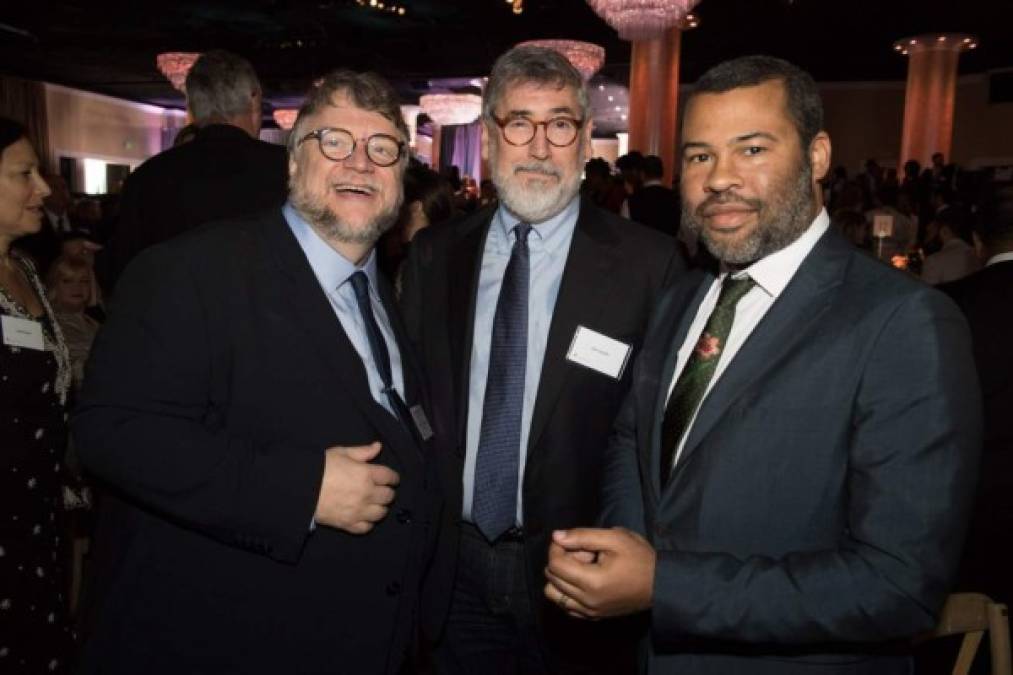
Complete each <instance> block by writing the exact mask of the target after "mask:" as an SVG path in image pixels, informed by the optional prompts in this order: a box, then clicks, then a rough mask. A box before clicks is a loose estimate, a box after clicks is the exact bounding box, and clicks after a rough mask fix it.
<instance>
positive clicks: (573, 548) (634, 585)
mask: <svg viewBox="0 0 1013 675" xmlns="http://www.w3.org/2000/svg"><path fill="white" fill-rule="evenodd" d="M656 558H657V556H656V554H655V551H654V549H653V548H652V547H651V545H650V544H649V543H648V542H647V540H646V539H644V538H643V537H641V536H640V535H639V534H637V533H635V532H631V531H630V530H627V529H624V528H618V527H617V528H612V529H608V530H604V529H592V528H577V529H573V530H557V531H556V532H553V533H552V543H551V544H550V545H549V565H548V567H546V568H545V577H546V579H547V580H548V583H546V584H545V597H547V598H548V599H549V600H550V601H552V602H554V603H556V604H557V605H559V607H560V608H561V609H562V610H563V611H565V612H566V613H567V614H569V615H570V616H572V617H574V618H578V619H592V620H595V619H604V618H608V617H616V616H625V615H627V614H634V613H636V612H640V611H643V610H646V609H649V608H650V606H651V599H652V596H653V594H654V566H655V561H656Z"/></svg>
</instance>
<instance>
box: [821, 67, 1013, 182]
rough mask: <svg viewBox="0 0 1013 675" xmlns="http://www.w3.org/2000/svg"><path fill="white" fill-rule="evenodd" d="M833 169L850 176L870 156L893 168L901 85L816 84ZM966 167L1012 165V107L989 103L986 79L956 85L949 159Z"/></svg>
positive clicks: (900, 120)
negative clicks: (835, 168) (823, 114)
mask: <svg viewBox="0 0 1013 675" xmlns="http://www.w3.org/2000/svg"><path fill="white" fill-rule="evenodd" d="M820 93H821V94H822V96H823V105H824V109H825V113H826V127H827V130H828V131H829V132H830V138H831V140H832V141H833V146H834V159H833V164H834V166H838V165H844V166H845V167H846V168H847V169H848V173H849V175H850V174H854V173H855V172H856V171H858V170H859V169H860V168H861V164H862V162H864V161H865V160H866V159H867V158H870V157H873V158H875V159H877V160H879V162H880V163H881V164H882V165H883V166H896V165H897V163H898V162H901V163H902V162H903V161H904V160H905V159H907V158H902V157H899V154H900V139H901V129H902V127H903V123H904V83H903V82H867V83H863V82H846V83H836V84H823V85H820ZM947 161H954V162H956V163H957V164H959V165H961V166H965V167H970V168H974V167H976V166H980V165H991V164H1010V163H1013V103H997V104H992V105H989V103H988V78H987V76H984V75H969V76H965V77H962V78H960V80H959V81H958V82H957V93H956V105H955V110H954V114H953V148H952V151H951V157H948V158H947Z"/></svg>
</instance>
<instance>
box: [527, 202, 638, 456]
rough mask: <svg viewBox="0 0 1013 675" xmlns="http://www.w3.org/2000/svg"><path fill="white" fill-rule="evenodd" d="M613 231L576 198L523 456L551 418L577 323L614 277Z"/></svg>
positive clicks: (587, 317)
mask: <svg viewBox="0 0 1013 675" xmlns="http://www.w3.org/2000/svg"><path fill="white" fill-rule="evenodd" d="M615 238H616V234H615V233H614V232H613V231H612V230H611V229H610V228H609V227H608V226H607V225H606V224H605V223H604V222H602V220H600V219H599V218H598V217H597V214H596V211H595V210H594V209H593V208H591V207H590V204H589V202H587V201H581V205H580V213H579V214H578V216H577V224H576V227H575V229H574V232H573V240H572V241H571V243H570V250H569V251H568V253H567V257H566V264H565V265H564V267H563V278H562V280H561V282H560V286H559V295H558V296H557V297H556V305H555V307H554V309H553V312H552V320H551V321H550V323H549V334H548V338H547V340H546V344H545V358H544V359H543V361H542V372H541V376H540V378H539V382H538V393H537V396H536V398H535V408H534V412H533V413H532V416H531V429H530V432H529V434H528V457H529V461H530V457H531V456H532V455H533V453H534V448H537V447H538V442H539V440H540V439H541V436H542V433H543V432H544V431H545V427H546V425H547V424H548V421H549V419H551V417H552V412H553V410H554V409H555V406H556V401H557V400H558V399H559V395H560V392H561V391H562V390H563V386H564V384H565V383H566V381H567V379H568V378H569V377H570V373H572V372H573V369H574V367H575V366H572V365H570V364H569V363H567V361H566V352H567V350H568V349H569V348H570V343H571V341H572V340H573V335H574V333H575V332H576V330H577V326H579V325H581V324H588V323H594V322H595V319H596V318H597V317H598V315H599V314H600V313H601V311H602V308H603V307H604V305H605V303H606V299H607V298H608V297H609V296H610V295H611V289H612V286H613V285H614V284H615V283H617V282H619V281H620V280H619V279H617V277H618V275H617V274H614V273H613V270H614V268H615V266H616V264H617V260H616V253H615V247H614V246H613V245H612V244H613V242H614V241H615Z"/></svg>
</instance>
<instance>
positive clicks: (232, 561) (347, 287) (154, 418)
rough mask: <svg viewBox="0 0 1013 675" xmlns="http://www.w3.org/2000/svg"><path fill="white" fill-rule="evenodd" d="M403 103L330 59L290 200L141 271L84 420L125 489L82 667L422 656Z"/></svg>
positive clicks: (297, 664)
mask: <svg viewBox="0 0 1013 675" xmlns="http://www.w3.org/2000/svg"><path fill="white" fill-rule="evenodd" d="M399 103H400V102H399V100H398V97H397V94H396V93H395V92H394V90H393V89H392V88H391V87H390V85H388V84H387V83H386V82H384V81H383V80H381V79H380V78H379V77H377V76H375V75H371V74H357V73H351V72H347V71H338V72H335V73H332V74H331V75H329V76H328V77H326V78H325V79H324V80H323V82H322V83H321V84H320V85H319V86H318V87H316V88H315V89H314V90H313V91H312V92H311V93H310V95H309V98H308V101H307V103H306V104H305V105H304V106H303V108H302V110H300V113H299V116H298V119H297V120H296V123H295V126H294V128H293V130H292V133H291V135H290V139H289V143H288V155H289V176H290V178H289V189H290V194H289V200H288V203H287V204H285V206H284V207H283V208H282V209H276V210H272V211H269V212H264V213H261V214H259V215H256V216H250V217H248V218H245V219H242V220H236V221H231V222H226V223H221V224H217V225H213V226H209V227H206V228H203V229H201V230H199V231H196V232H194V233H192V234H189V235H186V236H183V237H181V238H179V239H176V240H174V241H172V242H169V243H167V244H164V245H160V246H157V247H154V248H152V249H150V250H149V251H147V252H145V253H144V254H142V255H141V256H140V257H139V258H138V259H137V260H136V261H135V262H134V263H133V264H132V265H131V266H130V267H129V268H128V269H127V272H126V275H125V276H124V278H123V281H122V283H121V286H120V288H121V291H120V293H119V294H118V295H117V304H116V305H115V307H114V308H113V311H112V312H111V314H110V317H109V322H108V323H107V324H106V328H105V329H104V331H103V333H102V335H101V336H100V337H99V339H98V341H97V342H96V345H95V349H94V351H93V354H92V362H91V367H90V371H89V378H88V387H87V389H86V390H85V392H84V395H83V400H82V402H81V406H80V408H79V412H78V414H77V416H76V419H75V432H76V434H77V439H78V441H79V443H80V452H81V455H82V458H83V459H84V460H85V462H86V463H87V465H88V466H89V468H90V469H92V470H93V471H94V472H95V473H96V474H97V475H99V476H100V477H101V478H103V479H104V480H105V481H107V482H108V483H109V484H110V485H112V486H114V487H115V489H116V494H117V495H118V499H115V500H110V503H111V505H112V506H111V510H110V513H109V514H108V515H109V516H111V518H110V519H109V521H108V522H110V523H115V524H116V526H115V527H112V528H110V529H107V531H105V532H100V534H99V538H98V541H97V546H98V548H99V549H100V550H106V551H108V552H109V555H108V556H107V558H108V560H106V561H105V562H108V563H109V564H108V565H103V561H102V560H100V561H99V563H98V564H99V566H100V567H102V568H103V572H100V577H102V578H104V582H103V583H102V584H101V585H100V586H98V587H97V588H98V590H99V591H100V593H99V594H97V595H98V596H100V597H101V598H102V600H103V601H104V604H103V606H102V607H100V612H99V615H98V620H97V622H96V624H95V629H94V631H93V633H92V635H91V636H90V639H89V641H88V644H87V647H86V651H85V655H84V672H89V673H91V672H103V673H138V672H144V673H166V674H169V673H172V674H173V675H175V674H178V673H198V672H202V673H203V672H215V673H225V672H230V673H271V674H272V675H273V674H275V673H295V672H298V673H334V672H347V673H391V674H396V673H400V672H405V667H406V665H405V664H406V663H408V661H409V659H408V655H409V653H410V651H411V648H412V644H413V641H414V636H415V635H416V634H417V631H416V627H417V620H418V616H419V611H418V605H419V596H420V593H419V588H420V586H421V577H422V570H423V569H425V567H426V564H427V560H428V558H429V551H431V549H432V545H433V539H434V536H435V527H436V523H435V520H436V514H437V512H438V508H439V502H438V498H437V496H436V493H437V490H436V485H437V480H436V476H435V469H434V468H433V467H434V464H433V462H432V458H433V453H432V451H431V448H430V447H429V446H430V445H431V443H430V440H429V439H430V437H431V436H432V431H431V428H430V426H429V423H428V411H427V410H426V409H425V408H424V407H423V397H422V387H421V375H420V372H419V371H418V370H417V369H416V367H415V364H414V363H413V361H412V358H411V354H410V350H409V349H408V348H407V341H406V337H405V333H404V330H403V327H402V325H401V322H400V320H399V318H398V315H397V311H396V308H395V305H394V301H393V293H392V290H391V289H390V287H389V286H388V285H387V284H386V283H385V282H384V280H383V278H382V277H381V276H380V275H379V274H378V273H377V266H376V255H375V253H374V245H375V243H376V241H377V239H378V238H379V237H380V235H381V234H382V233H383V232H384V231H386V230H387V229H388V228H389V227H390V226H391V225H392V224H393V222H394V220H395V218H396V216H397V213H398V209H399V207H400V205H401V202H402V175H403V173H404V168H405V165H406V163H407V157H406V152H405V150H406V147H407V139H408V130H407V128H406V126H405V123H404V120H403V118H402V117H401V112H400V107H399ZM430 473H432V474H433V475H432V476H431V477H430V476H429V474H430Z"/></svg>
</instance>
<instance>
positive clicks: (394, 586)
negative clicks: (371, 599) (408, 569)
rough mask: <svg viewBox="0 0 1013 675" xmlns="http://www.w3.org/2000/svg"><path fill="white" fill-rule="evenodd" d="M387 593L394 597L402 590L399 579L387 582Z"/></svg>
mask: <svg viewBox="0 0 1013 675" xmlns="http://www.w3.org/2000/svg"><path fill="white" fill-rule="evenodd" d="M386 590H387V595H389V596H391V597H393V596H395V595H397V594H398V593H400V592H401V584H400V583H399V582H397V581H392V582H390V583H389V584H387V589H386Z"/></svg>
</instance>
